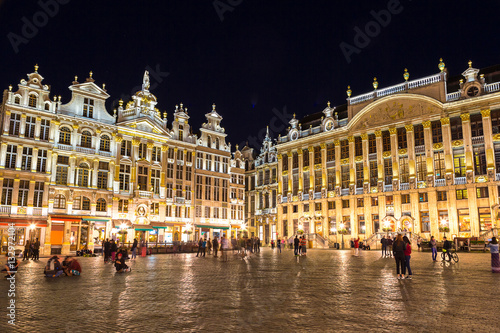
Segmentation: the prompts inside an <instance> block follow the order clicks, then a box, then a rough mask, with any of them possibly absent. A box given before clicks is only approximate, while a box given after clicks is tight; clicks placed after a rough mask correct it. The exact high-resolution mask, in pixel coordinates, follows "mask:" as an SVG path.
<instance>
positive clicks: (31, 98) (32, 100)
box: [28, 95, 37, 108]
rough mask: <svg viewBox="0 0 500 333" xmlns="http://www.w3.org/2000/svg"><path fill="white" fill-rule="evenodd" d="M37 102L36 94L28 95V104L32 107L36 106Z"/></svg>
mask: <svg viewBox="0 0 500 333" xmlns="http://www.w3.org/2000/svg"><path fill="white" fill-rule="evenodd" d="M36 102H37V98H36V96H35V95H29V97H28V106H31V107H32V108H36Z"/></svg>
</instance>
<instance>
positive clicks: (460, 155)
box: [453, 149, 466, 177]
mask: <svg viewBox="0 0 500 333" xmlns="http://www.w3.org/2000/svg"><path fill="white" fill-rule="evenodd" d="M453 167H454V169H455V177H465V170H466V166H465V154H464V150H463V149H454V150H453Z"/></svg>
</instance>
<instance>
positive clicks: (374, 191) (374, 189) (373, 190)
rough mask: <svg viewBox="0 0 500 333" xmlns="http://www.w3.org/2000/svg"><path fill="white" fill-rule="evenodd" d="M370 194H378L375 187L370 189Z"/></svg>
mask: <svg viewBox="0 0 500 333" xmlns="http://www.w3.org/2000/svg"><path fill="white" fill-rule="evenodd" d="M370 192H372V193H377V192H378V190H377V188H376V187H375V186H373V187H372V188H371V190H370Z"/></svg>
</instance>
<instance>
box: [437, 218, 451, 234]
mask: <svg viewBox="0 0 500 333" xmlns="http://www.w3.org/2000/svg"><path fill="white" fill-rule="evenodd" d="M439 229H441V231H442V232H443V233H444V237H446V231H448V230H449V228H448V219H447V218H446V217H442V218H441V228H439Z"/></svg>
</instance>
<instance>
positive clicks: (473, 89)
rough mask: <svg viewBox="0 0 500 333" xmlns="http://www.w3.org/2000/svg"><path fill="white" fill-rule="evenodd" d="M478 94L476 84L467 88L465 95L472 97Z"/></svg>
mask: <svg viewBox="0 0 500 333" xmlns="http://www.w3.org/2000/svg"><path fill="white" fill-rule="evenodd" d="M478 94H479V88H478V87H476V86H472V87H470V88H469V89H467V96H469V97H474V96H477V95H478Z"/></svg>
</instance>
